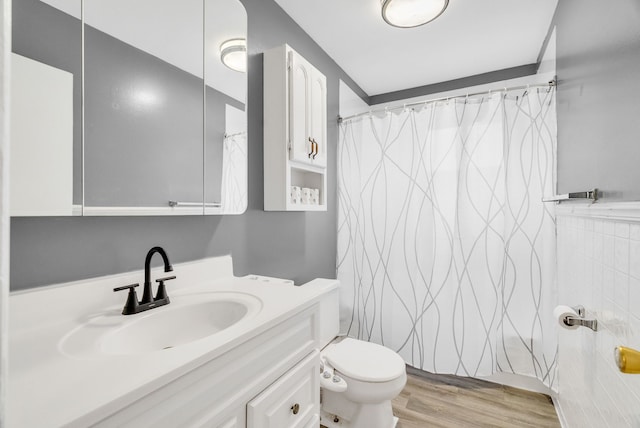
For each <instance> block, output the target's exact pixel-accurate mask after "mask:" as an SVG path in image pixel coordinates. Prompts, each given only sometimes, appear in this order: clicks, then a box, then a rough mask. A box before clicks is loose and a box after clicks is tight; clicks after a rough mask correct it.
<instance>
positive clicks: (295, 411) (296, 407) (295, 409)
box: [291, 403, 300, 415]
mask: <svg viewBox="0 0 640 428" xmlns="http://www.w3.org/2000/svg"><path fill="white" fill-rule="evenodd" d="M299 411H300V405H299V404H298V403H296V404H294V405H293V406H291V412H292V413H293V414H294V415H297V414H298V412H299Z"/></svg>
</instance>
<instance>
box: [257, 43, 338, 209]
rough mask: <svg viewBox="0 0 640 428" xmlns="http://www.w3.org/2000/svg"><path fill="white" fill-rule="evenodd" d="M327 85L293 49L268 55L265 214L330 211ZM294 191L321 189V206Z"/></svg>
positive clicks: (272, 52)
mask: <svg viewBox="0 0 640 428" xmlns="http://www.w3.org/2000/svg"><path fill="white" fill-rule="evenodd" d="M327 145H328V143H327V80H326V77H325V76H324V75H323V74H322V73H321V72H320V71H318V69H316V68H315V67H314V66H313V65H312V64H311V63H310V62H309V61H307V60H306V59H305V58H303V57H302V56H301V55H300V54H298V53H297V52H296V51H294V50H293V49H291V47H290V46H288V45H282V46H278V47H276V48H273V49H271V50H268V51H266V52H265V53H264V175H265V180H264V198H265V199H264V209H265V210H266V211H326V209H327V195H326V189H327V177H326V167H327V155H328V147H327ZM292 187H294V188H301V189H303V188H309V189H318V191H319V198H318V199H319V200H318V201H317V203H307V202H306V201H303V200H296V198H292Z"/></svg>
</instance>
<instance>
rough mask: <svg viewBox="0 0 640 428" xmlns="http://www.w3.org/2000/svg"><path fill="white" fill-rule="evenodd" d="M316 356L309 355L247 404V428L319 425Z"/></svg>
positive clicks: (317, 365)
mask: <svg viewBox="0 0 640 428" xmlns="http://www.w3.org/2000/svg"><path fill="white" fill-rule="evenodd" d="M319 370H320V367H319V353H318V351H314V352H312V353H311V354H310V355H309V356H308V357H307V358H305V359H304V360H303V361H301V362H300V363H299V364H298V365H297V366H296V367H294V368H293V369H291V370H289V371H288V372H287V373H285V374H284V375H283V376H282V377H280V379H278V380H277V381H276V382H274V383H273V384H272V385H271V386H269V387H268V388H267V389H265V390H264V391H262V393H260V394H259V395H258V396H257V397H255V398H254V399H253V400H251V401H250V402H249V404H247V427H248V428H305V427H308V426H312V424H313V423H314V422H316V426H317V425H318V423H319V419H318V415H319V414H320V409H319V405H318V404H319V403H320V376H319Z"/></svg>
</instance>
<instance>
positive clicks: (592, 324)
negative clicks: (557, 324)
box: [562, 305, 598, 331]
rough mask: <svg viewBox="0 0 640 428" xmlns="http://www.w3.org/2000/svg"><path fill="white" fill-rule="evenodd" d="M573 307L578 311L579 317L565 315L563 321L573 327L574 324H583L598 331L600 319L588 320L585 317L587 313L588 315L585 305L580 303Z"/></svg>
mask: <svg viewBox="0 0 640 428" xmlns="http://www.w3.org/2000/svg"><path fill="white" fill-rule="evenodd" d="M572 309H573V310H574V311H576V313H577V314H578V318H576V317H574V316H571V315H568V316H565V317H564V318H563V319H562V322H563V323H564V324H565V325H567V326H569V327H573V326H582V327H587V328H590V329H591V330H593V331H598V320H596V319H592V320H588V319H585V315H586V311H585V309H584V306H581V305H578V306H573V307H572Z"/></svg>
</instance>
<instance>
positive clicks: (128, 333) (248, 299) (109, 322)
mask: <svg viewBox="0 0 640 428" xmlns="http://www.w3.org/2000/svg"><path fill="white" fill-rule="evenodd" d="M261 307H262V302H261V300H260V299H258V298H257V297H255V296H252V295H250V294H244V293H230V292H211V293H194V294H184V295H177V296H175V297H173V296H172V298H171V304H169V305H166V306H162V307H160V308H157V309H152V310H149V311H146V312H142V313H139V314H136V315H122V314H121V313H120V311H121V310H122V308H118V309H115V308H114V309H110V310H109V311H105V312H103V313H100V314H96V315H95V316H92V317H90V318H89V319H87V320H85V321H84V322H82V323H81V324H80V325H79V326H78V327H76V328H74V329H73V330H72V331H70V332H69V333H68V334H67V335H65V337H63V339H62V340H61V341H60V345H59V349H60V351H61V352H62V353H64V354H67V355H69V356H75V357H92V356H93V357H95V356H105V355H130V354H140V353H147V352H154V351H162V350H166V349H172V348H176V347H179V346H181V345H185V344H188V343H192V342H195V341H197V340H200V339H204V338H207V337H210V336H212V335H215V334H216V333H219V332H221V331H224V330H225V329H227V328H230V327H232V326H234V325H236V324H237V323H239V322H240V321H242V320H245V319H247V318H249V317H251V316H252V315H255V314H256V313H257V312H259V311H260V309H261Z"/></svg>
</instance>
